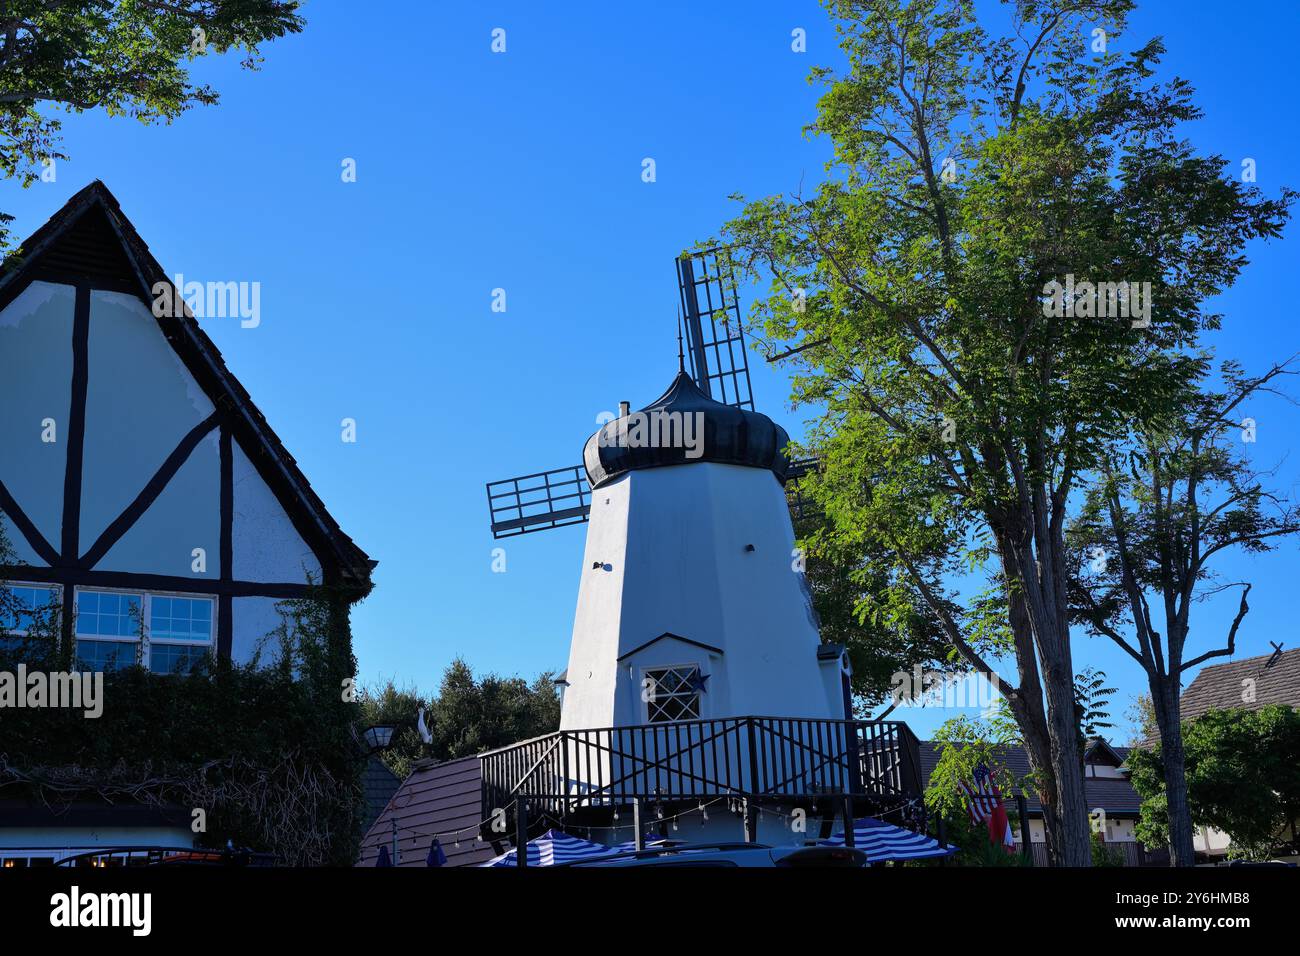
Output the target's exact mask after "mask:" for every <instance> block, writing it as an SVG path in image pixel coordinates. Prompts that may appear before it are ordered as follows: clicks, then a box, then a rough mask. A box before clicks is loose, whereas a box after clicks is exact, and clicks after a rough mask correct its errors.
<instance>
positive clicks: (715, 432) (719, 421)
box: [582, 371, 790, 488]
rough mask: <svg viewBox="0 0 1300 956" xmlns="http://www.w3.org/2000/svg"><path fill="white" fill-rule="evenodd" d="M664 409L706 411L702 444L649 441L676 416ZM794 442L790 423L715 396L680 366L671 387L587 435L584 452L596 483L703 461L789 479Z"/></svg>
mask: <svg viewBox="0 0 1300 956" xmlns="http://www.w3.org/2000/svg"><path fill="white" fill-rule="evenodd" d="M664 415H678V416H683V417H684V416H687V415H691V416H694V415H700V416H702V421H703V425H704V428H703V432H702V433H701V432H696V433H695V435H696V437H697V439H698V441H699V445H698V446H697V447H694V448H687V447H686V446H685V445H684V443H683V442H682V441H680V440H677V441H668V442H664V441H658V440H656V441H654V442H653V444H650V443H649V442H650V436H651V433H652V432H653V433H655V434H656V436H657V437H663V436H664V434H665V431H666V429H667V425H666V424H665V423H667V422H671V421H673V419H666V418H663V417H661V416H664ZM637 416H645V417H643V418H638V417H637ZM789 442H790V436H789V435H787V434H786V431H785V429H784V428H782V427H781V426H780V425H778V424H776V423H775V422H774V421H772V419H770V418H768V417H767V416H766V415H764V414H762V413H761V412H751V411H749V410H748V409H744V408H737V407H735V406H734V405H724V404H722V403H721V402H715V401H714V400H713V399H711V398H709V396H707V395H705V394H704V392H702V391H700V387H699V386H698V385H696V384H695V381H694V380H693V379H692V378H691V377H690V376H689V375H687V374H686V372H684V371H679V372H678V373H677V377H676V378H674V379H673V381H672V384H671V385H669V386H668V391H666V392H664V393H663V394H662V395H660V396H659V397H658V398H657V399H655V400H654V401H653V402H651V403H650V404H649V405H647V406H646V407H645V408H643V409H640V410H639V411H637V412H635V413H631V414H629V415H627V416H624V417H621V418H616V419H614V420H613V421H611V422H608V423H607V424H605V425H604V426H603V427H602V428H601V429H600V430H599V431H597V432H596V434H594V435H592V436H591V437H590V438H589V439H587V445H586V447H585V448H584V449H583V452H582V458H583V462H584V464H585V465H586V467H587V477H588V479H590V481H591V487H593V488H599V487H600V486H601V485H603V484H606V483H607V482H610V481H613V480H614V479H615V478H618V477H619V476H620V475H625V474H627V473H628V472H630V471H636V470H638V469H642V468H658V467H661V466H663V465H689V464H695V463H698V462H704V461H711V462H720V463H722V464H728V465H746V466H748V467H751V468H767V469H769V470H771V471H772V473H773V474H775V475H776V477H777V479H778V480H779V481H780V482H781V483H782V484H784V483H785V480H786V476H787V474H788V473H789V470H790V463H789V461H787V460H786V457H785V453H784V451H783V449H784V448H785V446H786V445H787V444H789ZM692 456H694V457H692Z"/></svg>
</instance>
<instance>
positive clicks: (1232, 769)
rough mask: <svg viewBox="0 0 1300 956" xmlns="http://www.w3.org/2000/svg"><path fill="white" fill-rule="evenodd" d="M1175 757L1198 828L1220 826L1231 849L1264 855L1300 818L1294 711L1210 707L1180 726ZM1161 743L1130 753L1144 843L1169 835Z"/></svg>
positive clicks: (1299, 732) (1299, 744) (1297, 715)
mask: <svg viewBox="0 0 1300 956" xmlns="http://www.w3.org/2000/svg"><path fill="white" fill-rule="evenodd" d="M1182 745H1183V752H1182V754H1181V755H1180V756H1181V758H1182V760H1183V764H1184V770H1185V774H1186V781H1187V804H1188V807H1189V809H1190V812H1191V819H1192V821H1193V822H1194V823H1195V824H1197V825H1198V826H1209V827H1214V828H1215V829H1217V830H1222V831H1223V832H1224V833H1226V834H1227V835H1228V836H1229V837H1230V838H1231V839H1232V847H1231V849H1230V852H1231V853H1232V854H1233V855H1235V856H1243V857H1246V858H1248V859H1266V858H1267V857H1268V856H1269V855H1270V854H1271V853H1272V851H1273V850H1274V848H1275V847H1277V846H1278V845H1280V844H1281V843H1282V842H1283V841H1284V839H1285V837H1284V831H1285V830H1286V829H1287V828H1288V827H1289V828H1290V830H1291V838H1292V839H1293V840H1294V839H1295V826H1296V822H1297V820H1300V711H1297V710H1296V709H1295V708H1294V707H1284V706H1281V705H1278V704H1272V705H1269V706H1266V707H1261V708H1260V709H1259V710H1243V709H1232V710H1211V711H1207V712H1206V713H1205V714H1203V715H1202V716H1200V717H1198V718H1196V719H1195V720H1190V721H1187V722H1186V723H1185V724H1184V725H1183V729H1182ZM1164 760H1165V754H1164V752H1163V744H1157V745H1156V746H1155V747H1153V748H1151V749H1149V750H1143V749H1139V750H1134V751H1133V752H1132V753H1130V754H1129V758H1128V765H1129V767H1130V768H1131V770H1132V773H1131V775H1130V779H1131V780H1132V783H1133V788H1134V789H1135V790H1137V792H1138V794H1139V795H1140V796H1141V797H1142V819H1141V821H1140V822H1139V824H1138V828H1137V835H1138V839H1140V840H1141V841H1142V842H1143V843H1145V844H1146V845H1147V846H1159V845H1161V844H1162V843H1165V842H1167V841H1169V840H1170V834H1169V827H1170V824H1171V818H1170V813H1169V803H1168V791H1167V780H1168V775H1167V773H1166V772H1165V766H1164Z"/></svg>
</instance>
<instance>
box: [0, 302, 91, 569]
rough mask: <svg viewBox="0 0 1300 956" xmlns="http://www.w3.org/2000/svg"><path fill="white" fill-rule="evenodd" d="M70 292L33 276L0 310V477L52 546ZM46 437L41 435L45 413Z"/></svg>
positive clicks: (24, 557) (18, 548) (68, 362)
mask: <svg viewBox="0 0 1300 956" xmlns="http://www.w3.org/2000/svg"><path fill="white" fill-rule="evenodd" d="M75 305H76V290H75V289H73V287H72V286H68V285H55V284H53V283H49V282H33V283H32V284H31V285H29V286H28V287H27V288H26V289H24V290H23V291H22V292H21V293H19V295H18V297H17V298H16V299H14V301H13V302H11V303H9V305H8V306H7V307H6V308H5V309H4V311H3V312H0V448H3V449H4V454H3V455H0V481H3V482H4V484H5V487H6V488H8V489H9V492H10V494H12V495H13V496H14V499H15V500H16V501H18V502H19V503H20V504H21V505H22V508H23V511H24V512H25V513H26V515H27V517H28V518H30V519H31V520H32V523H33V524H34V525H36V528H37V530H38V531H40V533H41V535H42V536H43V537H44V538H45V540H46V541H48V542H49V543H50V544H51V545H52V546H53V547H54V548H56V549H57V548H58V546H59V538H60V536H61V534H62V524H63V477H64V471H65V470H66V467H67V448H68V444H67V435H68V399H69V395H70V393H71V388H72V320H73V311H74V308H75ZM47 418H48V419H53V420H54V424H55V431H54V438H55V441H53V442H45V441H43V440H42V431H43V429H44V426H43V425H42V422H43V421H44V420H45V419H47ZM5 531H6V534H7V536H8V538H9V541H10V543H11V544H12V545H13V547H14V550H15V552H16V553H17V556H18V560H19V561H21V562H23V563H24V564H32V565H44V564H45V563H46V562H45V561H43V560H41V559H40V558H39V557H38V556H37V555H36V552H35V551H33V550H32V549H31V548H30V547H29V546H28V544H27V542H26V540H25V539H24V538H23V536H22V535H21V534H19V533H18V532H17V529H15V528H14V527H13V525H12V524H8V525H7V526H6V529H5Z"/></svg>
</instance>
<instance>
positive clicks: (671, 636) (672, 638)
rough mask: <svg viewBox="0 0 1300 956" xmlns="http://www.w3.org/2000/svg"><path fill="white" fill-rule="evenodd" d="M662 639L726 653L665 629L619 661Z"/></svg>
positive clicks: (717, 652) (716, 652) (622, 656)
mask: <svg viewBox="0 0 1300 956" xmlns="http://www.w3.org/2000/svg"><path fill="white" fill-rule="evenodd" d="M660 641H681V642H682V643H683V644H690V645H692V646H694V647H698V648H700V649H701V650H705V651H708V652H709V653H710V654H723V653H725V651H723V650H722V648H720V647H714V646H713V645H712V644H705V643H704V642H703V641H693V640H691V639H690V638H689V637H682V636H681V635H680V634H673V633H672V632H671V631H664V632H663V633H662V634H660V635H659V636H658V637H652V638H650V640H648V641H646V642H645V643H644V644H638V645H637V646H636V647H634V648H632V649H631V650H630V651H628V652H627V653H625V654H620V655H619V658H618V659H619V661H624V660H627V659H628V658H629V657H631V656H632V655H633V654H639V653H640V652H641V651H644V650H645V649H646V648H647V647H649V646H650V645H651V644H658V643H659V642H660ZM565 676H566V677H567V676H568V671H565Z"/></svg>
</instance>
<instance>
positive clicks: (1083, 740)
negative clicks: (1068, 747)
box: [1074, 667, 1116, 752]
mask: <svg viewBox="0 0 1300 956" xmlns="http://www.w3.org/2000/svg"><path fill="white" fill-rule="evenodd" d="M1115 690H1116V688H1114V687H1107V686H1106V672H1105V671H1103V670H1098V669H1097V668H1095V667H1085V668H1084V669H1083V672H1082V673H1080V674H1076V675H1075V678H1074V697H1075V700H1076V701H1077V703H1078V709H1079V750H1080V752H1082V750H1083V748H1084V746H1085V745H1086V744H1087V742H1088V741H1089V740H1091V739H1092V738H1093V737H1100V736H1102V733H1101V732H1102V731H1103V730H1110V729H1111V728H1112V727H1113V726H1114V724H1112V723H1111V722H1110V721H1109V720H1108V719H1107V718H1109V717H1110V711H1109V710H1108V709H1107V708H1109V707H1110V697H1111V695H1112V694H1114V693H1115Z"/></svg>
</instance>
